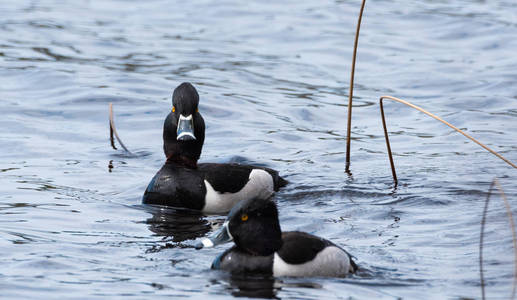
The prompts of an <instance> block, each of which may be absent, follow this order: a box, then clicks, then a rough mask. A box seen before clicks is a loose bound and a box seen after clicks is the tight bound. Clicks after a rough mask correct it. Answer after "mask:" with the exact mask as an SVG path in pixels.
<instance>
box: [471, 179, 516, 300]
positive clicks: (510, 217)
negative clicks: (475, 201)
mask: <svg viewBox="0 0 517 300" xmlns="http://www.w3.org/2000/svg"><path fill="white" fill-rule="evenodd" d="M494 186H496V187H497V189H498V190H499V192H500V193H501V198H503V201H504V206H505V208H506V214H507V216H508V220H509V221H510V228H511V230H512V239H513V256H514V257H513V285H512V295H511V297H510V298H511V299H515V291H516V287H517V234H516V232H515V222H514V220H513V215H512V209H511V208H510V204H509V203H508V199H507V198H506V195H505V194H504V191H503V188H502V187H501V185H500V184H499V181H498V180H497V178H495V179H494V180H493V181H492V183H491V184H490V188H489V190H488V194H487V198H486V201H485V207H484V208H483V217H482V219H481V231H480V234H479V277H480V281H481V282H480V284H481V297H482V299H483V300H484V299H485V279H484V276H483V272H484V270H483V238H484V235H485V224H486V214H487V211H488V203H489V201H490V196H491V194H492V190H493V188H494Z"/></svg>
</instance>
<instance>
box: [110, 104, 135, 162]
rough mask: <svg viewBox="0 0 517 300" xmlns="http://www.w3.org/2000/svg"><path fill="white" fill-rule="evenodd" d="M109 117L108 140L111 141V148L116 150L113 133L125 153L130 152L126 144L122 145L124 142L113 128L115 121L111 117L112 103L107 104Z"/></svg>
mask: <svg viewBox="0 0 517 300" xmlns="http://www.w3.org/2000/svg"><path fill="white" fill-rule="evenodd" d="M109 119H110V142H111V147H113V149H115V150H117V147H115V140H114V139H113V135H115V137H116V138H117V141H118V143H119V144H120V146H122V148H123V149H124V150H125V151H126V152H127V153H129V154H132V153H131V151H129V150H128V149H127V148H126V146H125V145H124V143H123V142H122V140H121V139H120V137H119V136H118V133H117V129H116V128H115V121H114V119H113V104H112V103H110V104H109Z"/></svg>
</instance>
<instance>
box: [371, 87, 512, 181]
mask: <svg viewBox="0 0 517 300" xmlns="http://www.w3.org/2000/svg"><path fill="white" fill-rule="evenodd" d="M384 99H388V100H393V101H395V102H399V103H402V104H405V105H407V106H409V107H411V108H414V109H416V110H418V111H420V112H423V113H424V114H426V115H428V116H430V117H432V118H434V119H436V120H438V121H440V122H442V123H443V124H445V125H447V126H449V127H450V128H452V129H454V130H456V131H457V132H459V133H461V134H462V135H464V136H465V137H466V138H468V139H470V140H471V141H473V142H475V143H476V144H478V145H479V146H481V147H483V148H484V149H485V150H487V151H489V152H490V153H492V154H493V155H495V156H497V157H499V158H500V159H502V160H503V161H504V162H506V163H507V164H509V165H510V166H512V167H514V168H516V169H517V165H515V164H514V163H512V162H510V161H509V160H507V159H506V158H504V157H503V156H502V155H501V154H499V153H497V152H495V151H494V150H492V149H490V148H488V147H487V146H486V145H485V144H483V143H481V142H479V141H478V140H476V139H475V138H473V137H471V136H470V135H468V134H466V133H465V132H463V131H462V130H461V129H459V128H457V127H456V126H454V125H452V124H450V123H449V122H447V121H445V120H443V119H442V118H440V117H438V116H436V115H434V114H432V113H430V112H428V111H426V110H425V109H423V108H421V107H418V106H416V105H414V104H412V103H410V102H408V101H405V100H402V99H399V98H395V97H392V96H382V97H381V98H380V99H379V104H380V109H381V116H382V126H383V127H384V137H385V138H386V148H387V149H388V156H389V159H390V165H391V173H392V174H393V180H394V181H395V185H397V183H398V181H397V174H396V172H395V164H394V163H393V156H392V154H391V147H390V142H389V138H388V130H387V128H386V120H385V118H384V108H383V103H382V100H384Z"/></svg>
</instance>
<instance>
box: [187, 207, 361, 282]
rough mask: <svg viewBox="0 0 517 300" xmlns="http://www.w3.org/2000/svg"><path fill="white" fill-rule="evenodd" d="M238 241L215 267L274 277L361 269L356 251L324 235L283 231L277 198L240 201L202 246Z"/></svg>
mask: <svg viewBox="0 0 517 300" xmlns="http://www.w3.org/2000/svg"><path fill="white" fill-rule="evenodd" d="M231 240H233V241H234V243H235V245H234V246H233V247H232V248H230V249H228V250H226V251H225V252H223V253H222V254H221V255H219V256H218V257H217V258H216V259H215V260H214V262H213V263H212V269H221V270H226V271H230V272H231V273H246V274H250V273H251V274H253V273H257V274H265V275H273V276H296V277H299V276H324V277H343V276H346V275H347V274H349V273H354V272H355V271H356V270H357V265H356V264H355V262H354V261H353V260H352V257H351V256H350V254H348V253H347V252H346V251H345V250H343V249H342V248H340V247H339V246H336V245H335V244H333V243H332V242H330V241H328V240H325V239H323V238H320V237H317V236H314V235H311V234H308V233H304V232H298V231H291V232H281V230H280V224H279V221H278V210H277V207H276V204H275V203H274V202H273V201H272V200H271V199H248V200H243V201H241V202H239V203H238V204H237V205H236V206H235V207H234V208H233V209H232V210H231V211H230V213H229V215H228V218H227V219H226V221H225V222H224V224H223V226H222V227H221V228H220V229H219V230H218V231H217V232H215V233H213V234H212V235H211V236H210V237H208V238H203V239H201V240H200V241H198V242H197V243H196V249H201V248H203V247H213V246H215V245H217V244H221V243H225V242H229V241H231Z"/></svg>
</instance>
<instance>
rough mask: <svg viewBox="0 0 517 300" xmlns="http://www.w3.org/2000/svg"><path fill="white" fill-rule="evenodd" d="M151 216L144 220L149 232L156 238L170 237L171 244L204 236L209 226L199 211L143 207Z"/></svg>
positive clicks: (151, 206)
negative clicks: (156, 236)
mask: <svg viewBox="0 0 517 300" xmlns="http://www.w3.org/2000/svg"><path fill="white" fill-rule="evenodd" d="M144 209H145V210H146V211H147V212H149V213H151V214H152V215H153V216H152V217H151V218H149V219H147V220H146V223H147V224H148V225H149V230H151V231H152V232H154V233H155V234H156V235H158V236H164V237H172V242H176V243H179V242H182V241H185V240H189V239H196V238H199V237H202V236H204V235H205V234H206V233H207V232H209V231H210V230H211V224H210V222H209V221H207V220H206V219H205V217H204V215H203V214H201V212H199V211H195V210H189V209H176V208H169V207H161V206H154V205H145V206H144Z"/></svg>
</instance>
